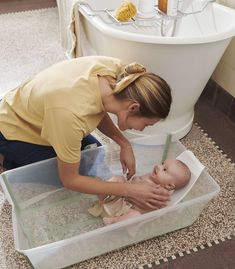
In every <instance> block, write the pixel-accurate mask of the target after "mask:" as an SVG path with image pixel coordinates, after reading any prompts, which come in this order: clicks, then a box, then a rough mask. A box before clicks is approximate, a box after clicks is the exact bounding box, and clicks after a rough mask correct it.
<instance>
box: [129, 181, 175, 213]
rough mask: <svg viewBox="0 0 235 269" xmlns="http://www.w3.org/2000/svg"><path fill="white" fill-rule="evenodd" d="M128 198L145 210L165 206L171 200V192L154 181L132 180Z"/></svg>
mask: <svg viewBox="0 0 235 269" xmlns="http://www.w3.org/2000/svg"><path fill="white" fill-rule="evenodd" d="M128 191H129V194H128V197H129V198H128V200H130V201H131V202H132V203H134V204H135V205H136V206H137V207H139V208H140V209H143V210H145V209H146V210H154V209H159V208H162V207H165V206H166V205H167V202H168V201H169V200H170V192H169V191H168V190H166V189H165V188H163V187H161V186H160V185H157V184H155V183H153V182H146V181H142V182H130V186H129V190H128Z"/></svg>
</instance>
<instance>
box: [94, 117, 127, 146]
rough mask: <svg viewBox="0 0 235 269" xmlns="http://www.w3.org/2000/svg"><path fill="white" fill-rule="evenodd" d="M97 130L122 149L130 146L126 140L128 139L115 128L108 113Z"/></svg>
mask: <svg viewBox="0 0 235 269" xmlns="http://www.w3.org/2000/svg"><path fill="white" fill-rule="evenodd" d="M97 129H98V130H100V131H101V132H102V133H103V134H105V135H106V136H108V137H109V138H111V139H112V140H113V141H115V142H116V143H117V144H119V145H120V147H122V146H123V147H125V146H130V147H131V145H130V142H129V141H128V140H127V139H126V137H125V136H124V135H123V134H122V133H121V132H120V130H119V129H118V128H117V127H116V126H115V124H114V123H113V121H112V120H111V118H110V117H109V115H108V113H106V114H105V116H104V117H103V119H102V120H101V122H100V123H99V125H98V126H97Z"/></svg>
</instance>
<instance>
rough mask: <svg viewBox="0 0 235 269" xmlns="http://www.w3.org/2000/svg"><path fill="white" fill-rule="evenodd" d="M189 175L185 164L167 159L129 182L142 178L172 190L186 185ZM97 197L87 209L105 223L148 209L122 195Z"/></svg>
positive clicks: (118, 179) (122, 178)
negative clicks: (138, 205)
mask: <svg viewBox="0 0 235 269" xmlns="http://www.w3.org/2000/svg"><path fill="white" fill-rule="evenodd" d="M190 177H191V172H190V170H189V168H188V167H187V166H186V164H184V163H183V162H181V161H180V160H176V159H167V160H165V162H163V163H162V164H157V165H155V166H154V168H153V171H152V172H151V173H147V174H145V175H142V176H134V177H132V179H131V181H130V183H131V182H138V181H143V180H144V181H151V182H154V183H156V184H157V185H160V186H162V187H164V188H166V189H168V190H170V191H172V192H173V191H174V190H178V189H181V188H183V187H184V186H186V185H187V184H188V182H189V180H190ZM109 181H110V182H111V181H112V182H114V181H115V182H123V181H125V178H124V177H122V176H114V177H112V178H111V179H109ZM98 198H99V201H97V202H96V203H95V204H94V206H93V207H91V208H89V209H88V211H89V213H90V214H92V215H93V216H96V217H98V216H101V217H102V218H103V221H104V224H106V225H108V224H112V223H115V222H119V221H122V220H126V219H128V218H131V217H134V216H137V215H140V214H142V213H146V212H148V211H150V210H143V209H140V208H138V207H137V206H136V205H135V204H133V203H131V202H129V201H127V200H126V199H125V198H123V197H117V196H106V197H105V196H101V195H99V196H98Z"/></svg>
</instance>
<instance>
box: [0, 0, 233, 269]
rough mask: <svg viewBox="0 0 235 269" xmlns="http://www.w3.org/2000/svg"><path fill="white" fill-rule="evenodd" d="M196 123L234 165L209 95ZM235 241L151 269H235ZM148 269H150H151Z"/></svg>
mask: <svg viewBox="0 0 235 269" xmlns="http://www.w3.org/2000/svg"><path fill="white" fill-rule="evenodd" d="M54 6H56V0H1V1H0V14H3V13H9V12H18V11H25V10H31V9H38V8H47V7H54ZM195 122H197V123H198V124H199V125H200V126H201V127H202V129H203V130H204V131H205V132H206V133H208V135H209V136H210V137H211V138H212V139H213V140H214V141H215V142H216V144H217V145H218V146H219V147H220V149H221V150H223V151H224V153H226V154H227V155H228V157H229V158H231V160H232V161H233V162H235V125H234V123H232V122H231V121H230V120H228V119H227V118H226V116H225V115H224V114H223V113H222V112H221V111H219V110H218V109H217V108H215V107H213V106H212V105H211V104H210V102H209V101H208V99H207V98H206V95H203V94H202V95H201V97H200V98H199V101H198V102H197V104H196V106H195ZM234 252H235V240H234V237H232V238H231V239H227V240H226V241H225V242H221V243H220V244H218V245H216V244H214V245H213V246H212V247H210V248H206V249H204V250H199V251H198V252H194V253H192V254H190V255H185V256H184V257H178V258H177V259H176V260H172V261H169V262H166V263H163V264H160V265H157V266H153V267H152V268H156V269H191V268H193V269H233V268H235V259H234ZM148 268H149V267H148Z"/></svg>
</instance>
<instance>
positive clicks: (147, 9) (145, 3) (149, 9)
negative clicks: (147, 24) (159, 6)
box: [138, 0, 156, 18]
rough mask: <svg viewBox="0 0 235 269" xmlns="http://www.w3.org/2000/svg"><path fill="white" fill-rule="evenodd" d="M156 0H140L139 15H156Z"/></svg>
mask: <svg viewBox="0 0 235 269" xmlns="http://www.w3.org/2000/svg"><path fill="white" fill-rule="evenodd" d="M155 4H156V0H139V2H138V17H140V18H152V17H154V16H155V15H156V10H155V7H154V6H155Z"/></svg>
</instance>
